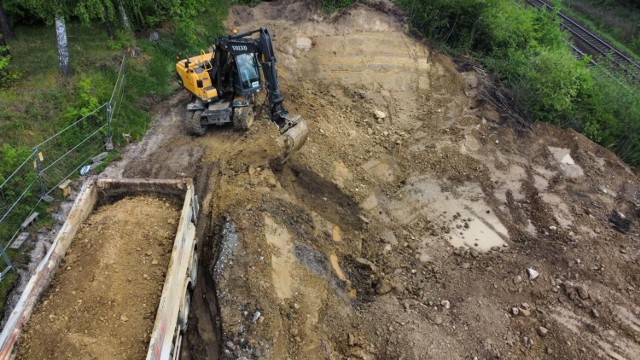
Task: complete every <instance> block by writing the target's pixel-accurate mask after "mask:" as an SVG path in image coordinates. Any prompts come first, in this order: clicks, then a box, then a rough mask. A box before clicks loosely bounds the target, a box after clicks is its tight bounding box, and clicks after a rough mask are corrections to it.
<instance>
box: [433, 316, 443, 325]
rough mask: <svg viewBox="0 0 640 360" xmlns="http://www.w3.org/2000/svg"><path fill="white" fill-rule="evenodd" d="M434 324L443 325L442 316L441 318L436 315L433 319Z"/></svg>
mask: <svg viewBox="0 0 640 360" xmlns="http://www.w3.org/2000/svg"><path fill="white" fill-rule="evenodd" d="M433 322H434V323H435V324H436V325H441V324H442V316H440V315H435V316H434V317H433Z"/></svg>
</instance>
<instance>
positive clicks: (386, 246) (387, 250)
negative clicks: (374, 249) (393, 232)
mask: <svg viewBox="0 0 640 360" xmlns="http://www.w3.org/2000/svg"><path fill="white" fill-rule="evenodd" d="M389 251H391V244H387V245H385V246H384V249H382V252H384V253H385V254H386V253H388V252H389Z"/></svg>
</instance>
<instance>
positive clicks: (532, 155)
mask: <svg viewBox="0 0 640 360" xmlns="http://www.w3.org/2000/svg"><path fill="white" fill-rule="evenodd" d="M227 26H228V27H229V28H231V27H238V28H239V29H240V30H247V29H249V28H256V27H260V26H265V27H267V28H269V30H270V32H271V33H272V34H273V36H274V45H275V48H276V51H277V55H278V61H279V62H278V70H279V75H280V79H281V83H282V93H283V94H284V96H285V99H286V103H285V105H286V106H287V108H288V110H289V111H290V112H292V113H294V114H299V115H302V117H304V118H305V119H307V120H308V122H309V124H310V128H311V135H310V139H309V141H308V142H307V144H306V145H305V147H304V148H303V149H302V151H301V152H300V153H299V154H298V155H296V156H295V157H294V158H293V159H292V160H291V161H290V162H289V163H287V164H286V165H284V166H282V165H280V164H278V162H277V161H275V160H274V159H276V157H277V156H278V148H277V147H276V145H275V142H274V138H275V136H276V135H277V130H276V128H275V126H274V125H272V124H270V123H269V121H268V120H267V119H265V118H264V116H263V119H261V120H259V121H257V123H256V124H255V125H254V127H253V128H252V129H251V130H250V131H248V132H246V133H242V132H235V131H233V130H232V129H231V128H230V127H221V128H212V129H210V130H209V131H208V132H207V134H206V135H205V136H203V137H200V138H191V137H189V136H187V135H186V133H185V131H184V130H183V129H182V126H181V123H182V120H181V116H182V114H183V109H184V106H185V105H186V99H187V97H186V96H185V95H184V94H183V93H181V94H179V95H176V97H174V98H173V99H171V101H170V102H167V103H165V104H161V106H160V107H159V108H158V110H157V114H156V117H157V122H156V124H155V125H154V126H153V127H152V129H151V131H150V132H149V134H148V135H147V137H146V138H145V140H144V141H143V143H142V145H141V146H139V147H137V148H136V149H137V150H136V149H133V150H132V151H131V153H130V154H125V155H124V160H123V162H121V163H120V164H119V165H117V167H116V168H117V171H116V172H117V173H118V172H119V174H122V176H125V177H176V176H184V175H186V176H192V177H197V176H201V175H199V174H200V172H199V169H201V168H202V167H205V166H210V167H211V166H213V164H215V167H214V168H215V171H213V172H212V174H211V175H207V176H206V178H202V177H201V178H199V179H198V178H197V179H196V181H197V182H202V181H206V180H208V181H209V185H208V186H207V187H206V189H205V190H203V192H202V193H201V195H200V199H201V200H202V210H203V212H204V214H206V215H207V216H209V217H210V218H211V223H212V224H213V225H212V232H211V236H210V237H207V238H206V239H205V241H206V242H208V243H210V244H212V246H213V247H214V249H215V251H213V253H212V254H213V257H211V256H209V258H203V259H204V260H203V261H202V262H201V263H202V264H203V266H204V271H205V272H206V274H208V276H210V277H211V278H213V279H214V280H215V285H216V289H215V294H216V295H217V299H218V306H213V305H211V304H212V302H213V301H214V300H212V299H211V298H212V296H213V295H212V294H208V295H206V296H203V299H204V298H206V301H204V303H205V304H207V302H208V304H209V305H207V306H209V309H211V308H218V309H219V310H220V317H219V319H217V318H215V316H214V318H211V317H212V315H211V312H210V311H209V312H207V311H204V310H202V309H198V308H196V309H194V310H192V312H191V314H192V319H191V320H193V321H194V323H195V324H197V325H196V326H192V327H190V329H189V333H188V341H187V343H188V345H189V346H187V353H186V354H185V358H206V357H209V358H211V356H207V355H203V354H206V351H208V350H207V349H211V348H212V347H213V346H214V344H213V343H212V342H213V341H215V342H216V344H215V345H221V346H222V354H221V355H222V357H223V358H229V359H235V358H241V357H245V358H252V359H255V358H263V357H264V358H270V359H473V358H479V359H486V358H498V357H499V358H506V359H515V358H531V359H542V358H558V359H576V358H598V357H600V358H607V357H611V358H616V359H621V358H627V359H634V358H640V343H639V341H640V316H639V315H640V299H639V298H638V288H639V287H640V276H638V261H639V260H638V259H639V258H638V255H639V254H640V253H639V250H640V249H639V245H638V242H637V240H638V238H639V234H638V219H639V217H640V210H639V204H640V183H639V179H638V176H637V175H636V174H634V172H633V171H632V170H631V169H629V168H628V167H627V166H626V165H625V164H623V163H622V162H621V161H620V160H619V159H618V158H616V157H615V156H614V155H613V154H612V153H610V152H609V151H608V150H606V149H604V148H602V147H600V146H597V145H595V144H593V143H592V142H590V141H589V140H588V139H586V138H584V137H583V136H582V135H580V134H578V133H576V132H574V131H571V130H561V129H558V128H555V127H553V126H550V125H546V124H534V126H533V129H532V130H531V131H521V130H518V131H516V130H514V129H513V128H512V127H511V126H510V123H509V122H508V121H505V119H504V118H503V117H502V116H501V115H500V113H499V111H498V110H496V109H494V108H492V107H491V106H489V105H488V104H486V103H485V102H483V101H482V100H480V99H479V97H478V93H479V92H481V91H482V88H483V79H482V77H481V76H479V75H478V74H476V72H475V71H473V70H469V69H471V67H469V66H466V65H464V64H456V63H454V62H453V61H452V59H450V58H448V57H446V56H442V55H439V54H436V53H433V52H432V51H431V50H430V49H429V48H428V47H427V46H426V45H425V44H424V43H422V42H421V41H419V40H417V39H415V38H413V37H411V36H409V35H408V34H407V32H406V25H405V22H404V19H403V18H402V15H401V14H400V13H399V12H398V11H397V9H395V8H394V7H393V6H392V5H389V4H388V3H385V2H374V3H373V4H372V5H359V6H356V7H354V8H351V9H348V10H346V11H345V12H343V13H340V14H337V15H334V16H331V17H328V16H326V15H324V14H323V13H322V12H320V11H318V10H316V9H314V7H313V5H312V4H310V3H309V2H305V1H303V2H293V1H275V2H264V3H261V4H260V5H258V6H257V7H255V8H247V7H233V8H232V9H231V11H230V14H229V20H228V23H227ZM216 253H217V254H219V256H215V255H216ZM216 260H217V261H216ZM527 269H533V270H535V273H534V272H531V274H532V275H530V273H529V272H528V270H527ZM536 274H537V275H536ZM211 284H213V280H212V282H211V283H210V284H209V285H208V286H211ZM209 290H211V289H209ZM199 306H204V305H199ZM207 317H208V318H207ZM216 320H219V321H220V323H216ZM207 323H208V325H207ZM220 328H221V331H222V333H221V334H218V337H220V336H221V338H220V339H219V338H217V337H215V336H212V334H213V332H214V330H215V331H220ZM212 329H213V330H212ZM216 329H217V330H216ZM189 350H191V351H189Z"/></svg>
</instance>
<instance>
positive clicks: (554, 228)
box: [549, 225, 558, 231]
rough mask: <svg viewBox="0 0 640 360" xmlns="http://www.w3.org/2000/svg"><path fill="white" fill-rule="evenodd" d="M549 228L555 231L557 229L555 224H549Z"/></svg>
mask: <svg viewBox="0 0 640 360" xmlns="http://www.w3.org/2000/svg"><path fill="white" fill-rule="evenodd" d="M549 230H551V231H556V230H558V227H557V226H555V225H551V226H549Z"/></svg>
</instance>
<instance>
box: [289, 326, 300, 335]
mask: <svg viewBox="0 0 640 360" xmlns="http://www.w3.org/2000/svg"><path fill="white" fill-rule="evenodd" d="M289 333H290V334H291V336H298V328H291V330H289Z"/></svg>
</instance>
